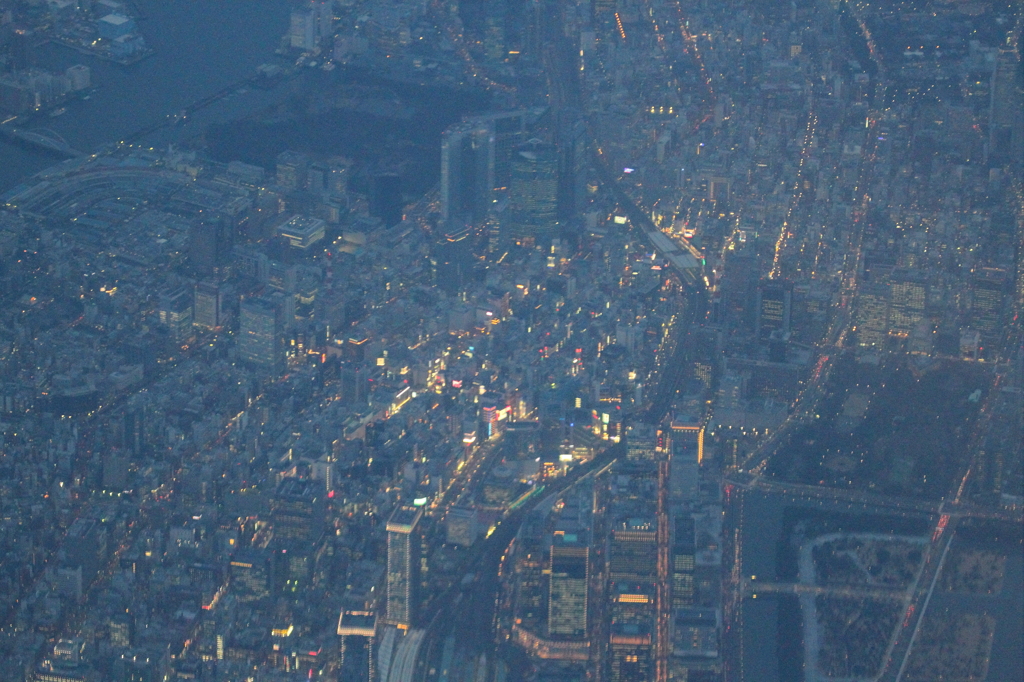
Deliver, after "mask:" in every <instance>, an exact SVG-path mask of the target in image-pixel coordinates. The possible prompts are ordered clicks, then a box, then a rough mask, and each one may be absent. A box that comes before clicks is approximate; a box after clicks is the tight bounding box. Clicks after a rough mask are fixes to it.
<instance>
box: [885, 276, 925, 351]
mask: <svg viewBox="0 0 1024 682" xmlns="http://www.w3.org/2000/svg"><path fill="white" fill-rule="evenodd" d="M889 297H890V302H889V333H890V334H891V335H893V336H899V337H903V338H905V337H907V336H909V335H910V333H911V332H912V331H914V328H915V327H917V325H919V324H920V323H921V321H922V320H923V319H924V308H925V300H926V297H927V292H926V290H925V286H924V284H923V283H921V282H915V281H911V280H902V281H895V282H893V283H892V286H891V287H890V290H889Z"/></svg>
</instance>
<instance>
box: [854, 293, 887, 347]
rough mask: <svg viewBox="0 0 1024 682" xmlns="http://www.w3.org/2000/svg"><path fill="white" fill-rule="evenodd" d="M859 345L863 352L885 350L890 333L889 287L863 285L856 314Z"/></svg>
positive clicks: (858, 297)
mask: <svg viewBox="0 0 1024 682" xmlns="http://www.w3.org/2000/svg"><path fill="white" fill-rule="evenodd" d="M854 322H855V326H854V329H855V331H856V332H857V345H858V346H859V347H860V348H861V349H863V350H883V349H884V348H885V339H886V337H887V336H888V333H889V287H888V286H887V285H884V284H875V285H871V284H863V285H861V287H860V291H859V293H858V296H857V310H856V313H855V314H854Z"/></svg>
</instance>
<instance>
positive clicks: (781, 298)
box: [757, 279, 793, 339]
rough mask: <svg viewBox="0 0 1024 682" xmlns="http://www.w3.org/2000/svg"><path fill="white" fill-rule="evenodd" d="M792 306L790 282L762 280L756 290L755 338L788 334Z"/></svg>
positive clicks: (791, 284) (791, 286)
mask: <svg viewBox="0 0 1024 682" xmlns="http://www.w3.org/2000/svg"><path fill="white" fill-rule="evenodd" d="M792 306H793V283H792V282H788V281H786V280H778V279H771V280H763V281H762V282H761V285H760V286H759V287H758V289H757V337H758V338H759V339H767V338H769V337H771V336H772V334H773V333H775V334H777V335H782V336H785V335H786V334H788V333H789V332H790V317H791V315H792Z"/></svg>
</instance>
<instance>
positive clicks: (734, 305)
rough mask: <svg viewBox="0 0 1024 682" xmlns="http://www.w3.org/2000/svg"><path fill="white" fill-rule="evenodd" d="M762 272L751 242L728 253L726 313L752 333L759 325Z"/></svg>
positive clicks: (724, 290) (724, 286)
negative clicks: (758, 306) (759, 292)
mask: <svg viewBox="0 0 1024 682" xmlns="http://www.w3.org/2000/svg"><path fill="white" fill-rule="evenodd" d="M758 270H759V266H758V262H757V253H756V252H755V250H754V248H753V245H752V243H751V241H747V242H745V243H744V244H740V245H738V246H737V248H736V249H735V250H733V251H727V252H726V256H725V272H724V274H723V275H722V306H723V307H724V311H723V314H724V315H725V316H727V318H731V321H735V323H736V324H737V325H738V326H739V327H740V328H741V329H744V330H747V331H748V332H749V330H751V329H753V328H754V326H755V311H754V304H755V302H756V301H757V294H756V292H757V281H758Z"/></svg>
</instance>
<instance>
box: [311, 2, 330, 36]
mask: <svg viewBox="0 0 1024 682" xmlns="http://www.w3.org/2000/svg"><path fill="white" fill-rule="evenodd" d="M312 10H313V19H314V23H315V24H316V41H317V42H318V43H319V44H324V43H325V41H326V39H327V38H329V37H330V36H331V35H333V34H334V0H313V4H312Z"/></svg>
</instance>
